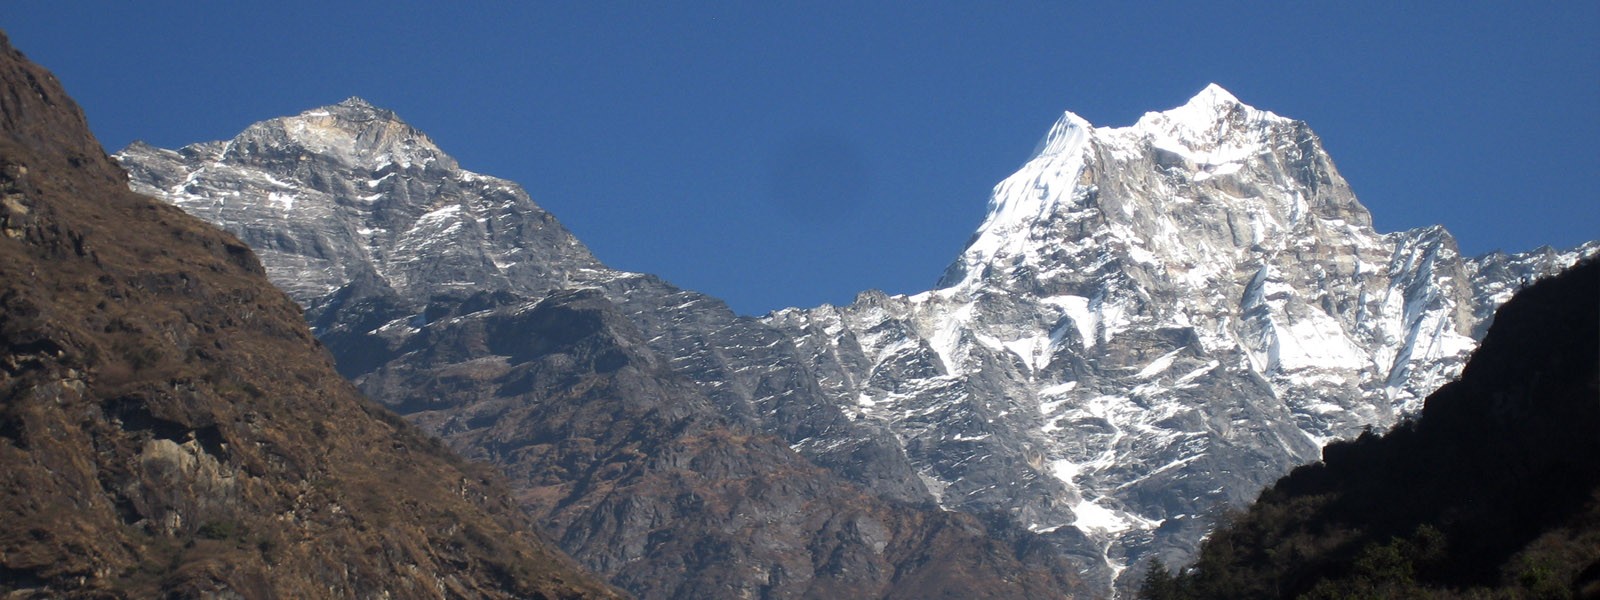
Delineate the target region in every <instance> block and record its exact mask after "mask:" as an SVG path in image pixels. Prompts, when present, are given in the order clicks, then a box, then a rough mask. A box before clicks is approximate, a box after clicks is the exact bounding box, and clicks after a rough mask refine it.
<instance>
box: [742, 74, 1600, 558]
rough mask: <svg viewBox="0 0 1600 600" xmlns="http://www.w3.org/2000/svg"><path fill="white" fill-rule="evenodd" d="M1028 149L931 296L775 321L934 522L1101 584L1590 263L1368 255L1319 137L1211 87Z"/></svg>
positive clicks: (1361, 217) (1406, 248)
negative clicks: (1002, 529)
mask: <svg viewBox="0 0 1600 600" xmlns="http://www.w3.org/2000/svg"><path fill="white" fill-rule="evenodd" d="M1039 147H1040V148H1041V150H1040V151H1039V152H1038V153H1037V154H1036V155H1035V156H1034V157H1032V158H1031V159H1030V160H1029V161H1028V162H1027V163H1026V164H1024V165H1023V166H1022V167H1021V168H1020V169H1019V170H1018V171H1017V172H1016V173H1015V174H1013V175H1011V176H1009V177H1007V178H1006V179H1005V180H1003V181H1001V182H1000V183H999V184H998V185H997V186H995V188H994V192H993V194H992V195H991V197H990V201H989V214H988V216H987V217H986V218H985V220H984V221H983V223H982V224H981V225H980V226H979V227H978V230H977V232H976V233H975V234H974V235H973V237H972V240H971V242H969V244H968V245H967V247H966V248H965V250H964V251H963V252H962V253H961V254H960V255H959V256H958V257H957V258H956V260H955V261H954V262H953V263H952V264H951V265H950V267H949V268H948V269H947V271H946V273H945V276H944V277H943V279H941V280H940V282H939V284H938V286H937V288H936V289H934V290H932V291H929V292H925V293H921V294H915V295H910V296H884V295H882V294H871V293H869V294H863V295H862V296H861V297H859V298H858V299H857V301H856V302H855V303H853V304H851V305H848V306H838V307H836V306H822V307H819V308H815V309H810V310H798V309H789V310H782V311H778V312H776V313H774V314H772V315H771V316H769V317H768V318H767V321H768V322H770V323H772V324H774V325H777V326H779V327H781V328H783V329H785V330H787V331H789V332H790V334H791V335H793V336H794V337H795V339H796V340H799V342H798V343H799V344H800V346H801V350H802V352H803V353H805V354H808V355H811V356H813V357H814V364H813V368H814V369H816V370H818V371H819V372H825V373H837V375H836V376H834V377H830V378H828V380H827V382H826V384H825V387H826V389H827V392H828V393H829V395H830V396H831V397H832V398H833V399H834V403H835V404H836V405H837V406H840V407H841V408H842V409H843V410H845V411H846V413H847V414H849V415H850V416H851V418H852V419H854V420H856V421H858V422H865V423H872V424H875V425H878V426H881V427H884V428H886V429H888V430H890V431H893V432H894V434H895V437H894V439H896V440H898V442H899V443H900V445H901V447H903V448H904V449H905V451H906V453H907V456H908V457H909V459H910V460H911V462H912V464H913V465H915V466H916V467H917V469H918V472H919V474H920V475H921V476H922V477H923V478H924V480H925V482H926V483H927V485H928V487H929V489H930V491H932V492H933V493H934V494H935V495H936V497H937V498H938V499H939V502H940V504H941V505H942V506H945V507H947V508H951V509H956V510H963V511H970V512H974V513H987V512H1000V513H1003V514H1008V515H1010V516H1011V518H1013V519H1016V520H1017V521H1018V522H1020V523H1023V524H1025V525H1026V526H1027V527H1029V528H1030V529H1032V530H1034V531H1036V532H1039V533H1041V534H1045V535H1047V536H1053V537H1055V538H1058V539H1063V540H1065V539H1069V538H1071V537H1072V536H1078V535H1087V536H1088V537H1089V538H1090V539H1093V540H1098V542H1095V543H1097V544H1100V550H1101V551H1102V552H1103V556H1104V557H1105V561H1106V568H1107V572H1110V573H1118V572H1121V570H1122V569H1123V567H1124V566H1125V565H1127V564H1130V563H1132V562H1134V560H1135V559H1140V558H1148V557H1151V556H1157V555H1159V556H1162V557H1163V559H1164V560H1165V562H1167V563H1168V564H1181V563H1183V562H1184V561H1185V560H1186V559H1187V558H1188V556H1189V553H1190V552H1191V551H1192V550H1193V548H1194V543H1195V542H1196V540H1198V538H1199V536H1200V534H1201V533H1203V532H1204V531H1205V530H1206V527H1207V525H1206V524H1205V523H1206V519H1207V518H1208V517H1207V515H1208V514H1211V513H1213V512H1215V510H1216V509H1217V507H1219V506H1231V505H1239V504H1242V503H1243V502H1246V501H1248V500H1249V499H1250V498H1252V497H1253V496H1254V495H1255V493H1256V491H1257V490H1259V489H1260V488H1261V487H1262V486H1263V485H1265V484H1267V483H1270V482H1271V481H1272V480H1273V479H1275V478H1276V477H1277V476H1278V475H1280V474H1282V473H1283V472H1285V471H1287V470H1288V469H1289V468H1290V467H1292V466H1294V465H1297V464H1300V463H1303V462H1306V461H1310V460H1315V459H1316V458H1317V452H1318V450H1319V449H1320V448H1321V447H1322V445H1323V444H1324V443H1325V442H1326V441H1327V440H1330V439H1337V438H1342V437H1348V436H1351V435H1354V434H1357V433H1359V432H1360V431H1361V430H1362V429H1363V428H1364V427H1369V426H1378V427H1382V426H1386V425H1388V424H1391V423H1394V422H1395V421H1396V420H1397V419H1398V418H1400V416H1401V415H1404V414H1408V413H1412V412H1414V411H1416V410H1417V409H1418V408H1420V401H1421V398H1423V397H1424V396H1425V395H1426V394H1427V393H1428V392H1430V391H1432V390H1433V389H1435V388H1437V387H1438V386H1439V385H1440V384H1442V383H1444V382H1446V381H1449V380H1450V379H1451V378H1452V377H1454V376H1455V374H1456V373H1457V372H1458V371H1459V369H1460V367H1461V364H1462V362H1463V361H1464V360H1465V358H1466V356H1467V354H1468V353H1469V352H1470V351H1471V349H1472V348H1473V346H1474V344H1475V341H1474V338H1473V337H1472V336H1473V335H1474V332H1481V331H1482V328H1483V326H1484V320H1485V319H1486V318H1487V315H1488V314H1489V313H1491V312H1492V310H1493V306H1494V305H1495V304H1496V303H1497V302H1500V301H1504V298H1505V295H1506V286H1507V285H1511V286H1513V287H1514V286H1515V285H1516V282H1517V281H1519V280H1522V281H1525V280H1528V279H1531V278H1534V277H1537V276H1538V275H1539V274H1543V273H1548V272H1551V271H1553V270H1559V269H1560V268H1562V267H1565V266H1566V265H1568V264H1571V263H1572V262H1573V261H1574V260H1575V259H1576V257H1577V256H1579V255H1581V254H1588V253H1593V252H1595V251H1596V250H1597V249H1600V244H1590V245H1589V246H1586V247H1585V248H1582V249H1579V250H1577V251H1574V252H1571V253H1566V254H1559V255H1558V254H1556V253H1554V252H1540V253H1534V254H1531V255H1529V256H1528V257H1525V258H1518V259H1514V260H1512V262H1516V263H1517V264H1519V265H1520V266H1519V267H1518V268H1517V270H1516V273H1515V274H1513V273H1511V272H1509V271H1505V270H1502V269H1500V268H1499V267H1497V266H1494V265H1496V264H1499V261H1500V260H1503V259H1494V258H1492V257H1485V259H1481V260H1476V259H1475V260H1468V259H1464V258H1463V257H1461V256H1460V255H1459V253H1458V251H1457V249H1456V244H1455V241H1454V240H1453V239H1452V238H1451V237H1450V235H1449V234H1448V233H1447V232H1445V231H1444V230H1443V229H1442V228H1437V227H1433V228H1424V229H1419V230H1413V231H1407V232H1399V233H1390V234H1383V233H1379V232H1377V231H1375V230H1374V229H1373V228H1372V219H1371V216H1370V214H1369V213H1368V212H1367V209H1366V208H1365V207H1364V206H1362V205H1361V204H1360V202H1358V201H1357V199H1356V197H1355V195H1354V194H1353V193H1352V192H1351V190H1350V187H1349V185H1348V184H1347V183H1346V182H1345V180H1344V178H1343V177H1341V176H1340V175H1339V172H1338V170H1337V169H1336V168H1335V167H1334V164H1333V161H1332V159H1331V158H1329V156H1328V155H1327V153H1326V152H1325V151H1324V149H1323V147H1322V143H1321V140H1320V139H1318V138H1317V136H1316V134H1315V133H1313V132H1312V131H1311V129H1310V127H1308V126H1307V125H1306V124H1305V123H1303V122H1301V121H1296V120H1293V119H1288V118H1285V117H1281V116H1278V115H1275V114H1273V113H1271V112H1268V111H1263V110H1259V109H1255V108H1253V107H1250V106H1248V105H1246V104H1244V103H1242V102H1240V101H1239V100H1238V99H1237V98H1235V97H1234V96H1233V95H1232V94H1230V93H1228V92H1227V91H1226V90H1223V89H1222V88H1221V87H1218V86H1216V85H1211V86H1208V87H1206V88H1205V89H1204V90H1202V91H1201V92H1200V93H1199V94H1198V95H1196V96H1195V97H1194V98H1193V99H1191V100H1190V101H1189V102H1188V103H1186V104H1184V105H1183V106H1180V107H1177V108H1174V109H1171V110H1167V111H1163V112H1152V113H1147V114H1145V115H1144V116H1143V117H1142V118H1140V119H1139V120H1138V122H1136V123H1135V124H1133V125H1131V126H1127V127H1114V128H1113V127H1095V126H1092V125H1090V124H1089V123H1087V122H1086V121H1084V120H1083V119H1082V118H1080V117H1078V116H1077V115H1075V114H1072V113H1070V112H1069V113H1066V114H1065V115H1064V116H1063V117H1062V118H1061V119H1059V120H1058V121H1057V122H1056V123H1055V124H1054V125H1053V126H1052V127H1051V129H1050V131H1049V133H1047V134H1046V136H1045V138H1044V140H1043V141H1042V142H1041V143H1040V146H1039ZM1522 269H1526V270H1522ZM1508 282H1509V283H1508Z"/></svg>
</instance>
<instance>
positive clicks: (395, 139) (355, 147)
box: [228, 96, 456, 169]
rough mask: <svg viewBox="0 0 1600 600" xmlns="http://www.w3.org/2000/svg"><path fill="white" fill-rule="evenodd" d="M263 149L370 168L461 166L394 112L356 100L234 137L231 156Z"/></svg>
mask: <svg viewBox="0 0 1600 600" xmlns="http://www.w3.org/2000/svg"><path fill="white" fill-rule="evenodd" d="M263 148H299V149H301V150H303V151H305V152H310V153H312V154H321V155H327V156H331V157H336V158H338V159H340V160H342V161H344V162H347V163H349V164H352V165H361V166H363V167H370V168H381V167H383V166H384V165H387V164H389V163H396V164H400V165H402V166H411V165H420V164H427V163H429V162H433V161H437V163H438V165H439V166H441V167H444V168H449V169H454V168H456V164H455V161H454V160H453V159H451V158H450V157H449V156H447V155H445V153H444V152H443V151H441V150H440V149H439V148H438V146H436V145H435V144H434V143H433V140H431V139H429V138H428V136H427V135H425V134H423V133H422V132H421V131H418V130H417V129H416V128H414V127H412V126H411V125H410V124H409V123H406V122H405V121H403V120H401V119H400V117H399V116H398V115H396V114H395V113H394V112H393V111H390V110H387V109H383V108H378V107H376V106H373V105H372V103H370V102H367V101H366V100H364V99H362V98H359V97H355V96H351V97H350V98H347V99H345V100H344V101H342V102H339V103H338V104H330V105H327V106H322V107H319V108H313V109H310V110H307V111H304V112H301V113H299V114H297V115H294V116H289V117H280V118H277V119H269V120H267V121H262V122H260V123H256V124H254V125H251V126H250V127H249V128H246V129H245V130H244V132H242V133H240V134H239V136H238V137H235V138H234V140H233V143H232V144H230V145H229V150H228V153H229V156H244V155H249V154H255V153H258V152H259V151H260V150H261V149H263Z"/></svg>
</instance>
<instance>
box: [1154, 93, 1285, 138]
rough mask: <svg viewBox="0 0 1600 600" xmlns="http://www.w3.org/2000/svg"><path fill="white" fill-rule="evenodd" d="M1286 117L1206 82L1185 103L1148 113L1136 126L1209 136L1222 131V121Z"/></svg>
mask: <svg viewBox="0 0 1600 600" xmlns="http://www.w3.org/2000/svg"><path fill="white" fill-rule="evenodd" d="M1286 120H1287V119H1284V118H1283V117H1280V116H1278V115H1275V114H1273V113H1271V112H1269V111H1264V110H1259V109H1257V108H1255V107H1253V106H1250V105H1248V104H1245V103H1244V102H1241V101H1240V100H1239V98H1238V97H1236V96H1234V95H1233V93H1232V92H1229V91H1228V90H1226V89H1223V87H1222V86H1220V85H1217V84H1215V83H1212V84H1208V85H1206V87H1205V88H1204V89H1201V90H1200V92H1199V93H1197V94H1195V95H1194V97H1193V98H1190V99H1189V101H1188V102H1186V103H1184V104H1183V106H1179V107H1177V108H1173V109H1171V110H1165V111H1162V112H1152V113H1145V115H1144V117H1142V118H1140V119H1139V123H1138V124H1136V125H1135V127H1136V128H1138V129H1141V130H1145V131H1150V130H1159V131H1162V132H1165V133H1167V134H1179V133H1180V132H1185V131H1186V132H1190V133H1191V134H1196V133H1204V134H1205V135H1203V136H1200V137H1206V138H1209V137H1215V136H1216V135H1218V134H1219V133H1220V132H1219V130H1218V125H1219V124H1220V123H1223V122H1228V123H1231V124H1232V125H1230V126H1229V127H1235V126H1240V125H1246V124H1249V123H1262V122H1275V121H1286ZM1179 137H1186V138H1187V137H1191V136H1190V135H1180V136H1179Z"/></svg>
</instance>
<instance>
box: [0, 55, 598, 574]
mask: <svg viewBox="0 0 1600 600" xmlns="http://www.w3.org/2000/svg"><path fill="white" fill-rule="evenodd" d="M0 233H3V235H0V479H3V484H0V594H4V595H5V596H6V597H8V598H152V597H168V598H246V599H254V598H279V597H297V598H312V597H316V598H377V597H384V598H546V599H553V598H620V597H623V596H624V594H622V593H621V592H619V591H617V590H615V589H613V588H611V587H610V586H608V585H606V584H605V583H603V582H601V581H600V580H599V579H597V578H595V577H594V576H592V575H590V574H587V573H585V572H583V571H582V570H581V569H579V568H578V566H577V565H576V564H575V563H574V562H573V561H572V560H571V559H570V558H568V557H566V556H565V555H563V554H562V553H561V552H560V551H559V550H556V549H554V547H553V545H552V544H550V543H549V542H547V541H546V540H545V539H543V538H542V536H540V535H539V534H538V533H536V531H535V529H534V527H533V525H532V523H531V522H530V521H529V519H527V518H526V516H524V515H523V514H522V513H521V512H520V511H519V510H518V509H517V507H516V505H515V504H514V503H513V502H512V501H511V499H510V497H509V491H508V490H507V489H506V487H505V486H504V484H503V483H502V480H501V478H500V476H498V475H496V474H494V473H493V472H492V471H491V470H490V469H487V468H485V467H482V466H474V465H469V464H467V463H465V462H464V461H462V460H461V459H459V458H457V457H455V456H454V455H453V454H451V453H450V452H448V451H447V450H446V449H445V448H444V447H443V446H442V445H441V444H439V443H438V442H437V441H435V440H433V439H431V438H429V437H428V436H427V435H425V434H424V433H422V432H421V431H420V430H418V429H417V428H416V427H413V426H411V425H409V424H407V423H405V422H404V421H402V420H400V419H398V418H396V417H395V416H393V415H392V414H391V413H388V412H387V411H385V410H383V409H382V408H380V407H378V406H377V405H375V404H373V403H371V402H369V401H367V400H366V399H364V398H362V397H361V396H360V394H359V393H357V392H356V390H355V389H354V388H353V387H352V386H351V385H350V384H349V383H348V382H347V381H345V380H343V379H342V378H341V377H340V376H339V375H338V374H337V373H336V372H335V371H334V369H333V364H332V361H331V360H330V359H329V357H328V356H327V354H326V353H325V352H324V351H323V350H322V349H321V347H320V346H319V345H318V343H317V342H316V340H315V338H313V336H312V334H311V332H310V331H309V330H308V329H307V327H306V325H305V322H304V321H303V320H302V317H301V313H300V310H299V308H298V307H296V306H295V304H294V303H293V302H292V301H291V300H290V299H289V298H288V297H287V296H285V295H284V294H283V292H281V291H279V290H278V289H276V288H274V287H273V285H272V284H271V283H270V282H269V281H268V280H267V277H266V273H265V272H264V271H263V270H262V268H261V265H260V263H258V262H257V260H256V257H255V256H254V254H252V252H251V251H250V249H249V248H247V247H246V246H245V245H244V244H243V243H241V242H240V241H239V240H238V239H237V238H235V237H233V236H231V235H229V234H226V233H224V232H222V231H219V230H218V229H216V228H215V227H212V226H210V225H208V224H206V223H204V222H202V221H201V220H199V219H196V218H194V217H191V216H188V215H186V214H184V213H183V212H182V211H179V210H177V209H175V208H173V207H171V206H169V205H167V204H164V203H162V202H159V201H157V200H155V199H152V198H149V197H146V196H141V195H137V194H135V193H133V192H131V191H129V190H128V180H127V177H126V175H125V174H124V173H123V171H122V170H121V169H120V168H119V167H118V166H117V165H116V163H114V162H112V161H111V160H110V158H109V157H107V156H106V155H105V153H104V151H103V150H101V148H100V146H99V144H98V142H96V141H95V139H94V137H93V136H92V135H91V134H90V133H89V129H88V126H87V125H86V123H85V122H84V119H83V115H82V113H81V111H79V109H78V107H77V105H76V104H75V103H74V102H73V101H72V100H71V99H70V98H68V97H67V95H66V94H65V92H64V91H63V90H62V89H61V86H60V84H59V83H58V82H57V81H56V79H55V78H54V77H53V76H51V75H50V74H49V73H48V72H46V71H45V70H43V69H41V68H39V67H38V66H36V65H34V64H32V63H30V62H28V61H27V59H26V58H25V57H24V56H23V55H22V54H21V53H20V52H17V51H16V50H14V49H12V48H11V46H10V45H9V42H8V41H7V40H6V39H5V38H4V36H3V35H0Z"/></svg>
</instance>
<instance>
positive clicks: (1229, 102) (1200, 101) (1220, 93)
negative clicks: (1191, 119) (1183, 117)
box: [1167, 83, 1254, 115]
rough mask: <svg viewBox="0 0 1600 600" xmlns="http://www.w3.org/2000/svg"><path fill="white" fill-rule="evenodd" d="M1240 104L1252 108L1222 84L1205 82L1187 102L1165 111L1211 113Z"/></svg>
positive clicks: (1223, 110) (1229, 109)
mask: <svg viewBox="0 0 1600 600" xmlns="http://www.w3.org/2000/svg"><path fill="white" fill-rule="evenodd" d="M1241 106H1242V107H1244V108H1247V109H1251V110H1254V107H1252V106H1250V105H1248V104H1245V103H1244V102H1240V101H1239V98H1238V96H1234V95H1233V93H1232V92H1229V91H1228V90H1226V89H1223V87H1222V86H1220V85H1217V84H1215V83H1209V84H1206V87H1205V88H1204V89H1201V90H1200V92H1199V93H1197V94H1195V95H1194V97H1192V98H1190V99H1189V101H1188V102H1185V103H1184V104H1183V106H1180V107H1178V108H1175V109H1172V110H1170V111H1167V112H1168V113H1173V112H1179V111H1182V112H1190V113H1201V114H1207V115H1213V114H1217V113H1220V112H1227V111H1231V110H1233V109H1234V108H1235V107H1241Z"/></svg>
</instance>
